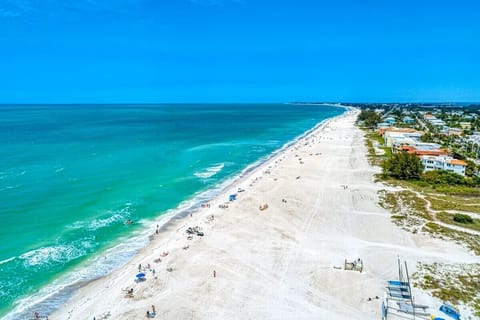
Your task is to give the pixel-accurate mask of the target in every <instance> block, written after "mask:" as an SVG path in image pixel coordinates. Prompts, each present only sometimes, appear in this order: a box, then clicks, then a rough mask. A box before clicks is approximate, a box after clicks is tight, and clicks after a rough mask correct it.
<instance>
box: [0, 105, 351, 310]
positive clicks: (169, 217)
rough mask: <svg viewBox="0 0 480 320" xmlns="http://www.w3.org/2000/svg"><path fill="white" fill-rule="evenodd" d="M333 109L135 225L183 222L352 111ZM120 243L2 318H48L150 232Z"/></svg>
mask: <svg viewBox="0 0 480 320" xmlns="http://www.w3.org/2000/svg"><path fill="white" fill-rule="evenodd" d="M331 106H333V105H331ZM335 107H340V108H344V109H345V111H344V112H343V113H342V114H340V115H337V116H334V117H330V118H327V119H324V120H322V121H320V122H319V123H317V124H316V125H315V126H313V127H312V128H310V129H308V130H306V131H305V132H303V133H302V134H300V135H298V136H297V137H295V138H293V139H292V140H290V141H287V142H286V143H285V144H284V145H283V146H281V147H280V148H278V149H276V150H274V151H273V152H271V153H270V154H268V155H265V156H264V157H262V158H260V159H258V160H257V161H255V162H254V163H252V164H250V165H248V166H247V167H246V168H245V169H243V170H242V171H241V172H240V173H238V174H236V175H235V176H233V177H230V178H227V179H226V180H224V181H222V182H219V183H218V184H217V185H215V186H213V187H212V188H210V189H207V190H205V191H202V192H199V193H197V194H194V195H193V196H192V197H191V198H189V199H186V200H184V201H182V202H181V203H180V204H179V205H178V206H177V207H176V208H172V209H169V210H167V211H166V212H165V213H164V214H162V215H160V216H158V217H157V218H154V219H150V220H147V221H144V222H141V221H140V222H139V223H141V224H142V225H144V226H145V227H147V223H149V224H150V225H155V224H156V225H159V226H160V228H159V231H160V232H164V231H165V230H167V229H168V228H169V227H170V226H172V225H174V224H175V223H179V221H181V220H183V219H186V218H187V217H188V216H189V215H190V214H191V213H195V212H198V210H200V209H201V203H203V202H210V201H214V200H215V199H216V198H217V197H219V196H220V195H221V194H222V193H225V192H226V190H228V189H229V188H231V187H232V186H234V185H236V184H239V183H240V182H241V181H243V180H244V179H247V178H248V177H249V176H250V175H251V174H253V173H254V172H255V171H256V170H259V168H260V167H262V166H264V165H265V164H266V163H268V162H269V161H271V160H272V159H273V158H275V157H277V156H279V155H281V154H282V153H284V152H287V151H288V150H289V149H290V148H292V146H294V145H295V144H296V143H298V141H300V140H302V139H304V138H305V137H307V136H308V135H310V134H311V133H312V132H314V131H316V130H319V129H321V128H322V127H323V126H325V125H327V124H328V122H329V121H331V120H333V119H335V118H338V117H343V116H345V114H346V113H347V112H348V111H351V110H353V109H354V108H351V107H349V106H345V105H335ZM120 240H122V239H120ZM123 240H124V241H128V242H129V243H130V245H135V247H133V248H132V249H130V250H129V251H128V252H123V251H121V250H120V251H121V252H120V253H121V254H122V255H123V256H122V258H121V259H120V260H118V259H116V258H113V260H108V262H107V260H104V259H103V257H104V256H105V259H107V256H110V255H114V253H115V251H116V249H117V247H119V246H123V243H120V244H118V245H115V246H113V247H111V248H108V249H107V250H106V251H105V252H103V253H101V254H98V255H97V256H95V257H92V259H91V260H89V261H86V262H85V263H84V264H82V265H81V266H79V267H77V268H76V269H75V270H74V271H78V270H84V268H88V269H95V268H98V267H102V268H103V269H102V270H101V271H99V273H96V274H97V275H95V274H94V275H90V276H88V274H89V273H87V275H86V277H81V278H80V279H74V280H67V279H69V276H71V274H70V273H69V274H66V275H64V276H62V277H61V278H58V279H56V280H55V281H54V282H53V283H52V284H51V285H48V286H47V287H45V288H43V289H42V290H41V291H40V292H39V293H37V294H36V295H33V296H28V297H26V298H22V299H21V300H20V302H21V303H19V305H26V304H28V305H31V304H32V302H33V306H29V307H25V308H21V309H20V310H18V309H19V308H18V307H17V308H14V309H13V310H11V311H10V312H9V313H7V314H6V315H5V319H14V318H16V317H19V316H20V317H26V318H29V317H31V315H32V314H33V312H38V311H39V312H40V314H52V312H53V313H55V312H56V311H58V309H60V308H61V305H63V304H64V302H65V301H67V300H68V299H70V298H71V297H72V296H73V295H74V294H75V292H76V291H78V290H79V289H81V288H83V287H85V286H87V285H89V284H90V283H91V282H95V281H99V280H101V279H102V278H104V277H107V276H109V275H110V274H111V273H113V272H116V271H117V270H119V269H121V268H123V267H124V266H125V265H127V264H128V263H129V262H130V261H131V260H132V259H134V258H135V256H136V255H138V254H139V252H141V251H142V250H143V249H144V248H146V247H148V246H149V245H150V244H151V241H152V232H151V231H148V232H146V231H142V232H137V233H136V234H134V235H132V236H129V237H124V238H123ZM137 240H140V241H141V242H140V243H138V242H137ZM134 243H135V244H134ZM111 251H113V252H114V253H113V254H107V255H105V254H106V253H108V252H111ZM71 272H73V271H71ZM94 273H95V271H94ZM45 289H46V292H43V291H45ZM46 297H47V298H46ZM24 300H26V301H24ZM32 300H33V301H32ZM57 304H58V306H57Z"/></svg>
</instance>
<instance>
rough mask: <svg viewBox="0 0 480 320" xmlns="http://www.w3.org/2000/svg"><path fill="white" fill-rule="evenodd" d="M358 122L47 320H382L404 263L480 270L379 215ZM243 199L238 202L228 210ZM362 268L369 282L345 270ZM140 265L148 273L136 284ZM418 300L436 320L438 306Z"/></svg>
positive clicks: (162, 238)
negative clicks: (151, 316) (150, 314)
mask: <svg viewBox="0 0 480 320" xmlns="http://www.w3.org/2000/svg"><path fill="white" fill-rule="evenodd" d="M357 114H358V111H357V110H351V111H349V112H347V113H346V114H344V115H343V116H340V117H337V118H334V119H332V120H329V121H328V122H327V123H326V124H325V125H324V126H322V127H321V128H318V129H317V130H315V131H314V132H312V133H311V134H309V135H308V136H306V137H304V138H303V139H301V140H299V141H298V142H297V143H296V144H295V145H293V146H291V147H290V148H288V149H287V150H286V151H285V152H282V153H280V154H278V155H276V156H275V157H273V158H272V159H270V160H269V161H267V162H266V163H264V164H263V165H262V166H260V167H259V168H257V169H256V170H254V171H253V172H252V173H250V174H248V175H247V176H246V177H244V178H242V179H241V180H240V181H239V182H237V183H235V184H234V185H232V186H231V187H230V188H229V189H228V190H226V191H225V192H223V193H222V194H221V195H219V196H218V197H217V198H216V199H214V200H213V201H211V202H210V204H211V205H210V207H208V208H207V207H205V208H201V209H199V210H198V211H197V212H194V213H193V216H192V217H190V216H187V217H185V218H183V219H179V220H174V221H173V222H172V223H171V224H170V225H169V226H168V228H166V230H163V231H161V232H160V233H159V234H158V235H156V234H155V224H152V226H151V229H152V234H153V235H154V237H153V240H152V241H151V243H150V244H149V245H148V246H147V247H145V248H144V249H142V250H141V251H140V252H139V253H138V254H137V255H136V256H135V257H134V258H133V259H132V260H131V261H130V262H129V263H128V264H127V265H125V266H123V267H121V268H120V269H118V270H116V271H114V272H112V273H111V274H109V275H108V276H105V277H103V278H100V279H98V280H95V281H92V282H91V283H89V284H87V285H85V286H84V287H82V288H80V289H79V290H78V291H77V292H76V293H75V294H74V295H73V297H72V298H71V299H70V300H69V301H68V302H67V303H66V304H65V305H64V306H63V307H62V308H61V309H59V310H58V311H56V312H55V313H54V314H52V315H50V316H49V319H51V320H56V319H61V320H65V319H90V320H91V319H93V317H94V316H95V317H96V319H97V320H98V319H101V318H102V315H103V314H105V313H107V315H108V314H109V316H107V317H106V318H108V319H119V320H121V319H125V320H126V319H142V318H145V317H146V311H147V310H150V311H151V306H152V305H154V306H155V309H156V314H155V318H158V319H354V320H356V319H358V320H360V319H361V320H371V319H380V318H381V302H382V301H381V299H375V297H376V296H379V297H382V296H383V292H384V287H385V281H387V280H389V279H395V278H397V276H398V274H397V256H400V257H401V258H402V259H403V260H406V261H407V263H408V266H409V268H410V272H411V273H413V272H414V271H415V265H416V263H417V261H422V262H425V263H431V262H434V261H439V262H446V263H458V262H479V261H480V260H479V259H478V257H476V256H474V255H473V254H471V253H469V252H467V251H466V250H465V249H463V248H462V247H460V246H459V245H456V244H453V243H448V242H446V241H442V240H438V239H432V238H430V237H428V236H425V235H421V234H416V235H414V234H411V233H408V232H406V231H403V230H401V229H400V228H399V227H397V226H395V225H394V224H393V223H392V222H391V219H390V213H389V212H387V211H386V210H384V209H382V208H381V207H380V206H379V205H378V194H377V192H378V191H379V190H381V189H384V188H386V187H385V186H383V185H382V184H379V183H375V182H374V177H373V175H374V174H375V173H376V172H375V169H374V168H372V167H371V166H370V165H369V164H368V162H367V159H366V153H367V150H366V147H365V145H364V140H363V133H362V131H361V130H359V129H358V128H356V127H355V126H354V121H355V118H356V115H357ZM238 188H241V189H244V191H243V192H238V193H237V191H238ZM233 193H237V199H236V200H235V201H232V202H229V204H228V208H225V209H222V208H219V205H220V204H224V203H226V202H228V196H229V194H233ZM264 204H268V208H266V209H265V210H260V209H259V207H260V206H261V205H264ZM212 215H213V220H212ZM195 226H199V227H200V228H201V229H202V231H203V232H204V236H203V237H201V236H197V235H193V239H191V240H188V239H187V236H188V234H187V233H186V230H187V228H189V227H195ZM164 252H168V255H166V256H162V253H164ZM357 258H361V259H363V262H364V272H362V273H360V272H356V271H345V270H341V269H337V268H335V266H343V264H344V260H345V259H348V260H355V259H357ZM158 259H161V261H159V260H158ZM155 261H157V262H155ZM139 264H141V265H142V266H148V264H149V265H150V268H147V270H146V271H145V273H146V280H145V281H142V282H138V283H137V282H135V281H134V280H135V275H136V274H137V273H138V266H139ZM150 269H155V274H153V272H152V271H150ZM167 269H168V270H170V271H167ZM214 272H215V277H214ZM129 288H133V296H132V297H130V296H129V295H128V294H126V292H125V291H124V290H125V289H129ZM414 293H415V294H416V297H417V302H418V303H423V304H428V305H430V306H432V307H436V308H437V309H438V306H439V305H440V303H441V302H440V301H438V300H436V299H434V298H431V297H430V296H429V295H428V294H427V293H422V292H420V291H418V290H416V289H415V290H414ZM368 298H373V299H372V300H371V301H369V299H368Z"/></svg>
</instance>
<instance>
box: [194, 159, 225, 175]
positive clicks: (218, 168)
mask: <svg viewBox="0 0 480 320" xmlns="http://www.w3.org/2000/svg"><path fill="white" fill-rule="evenodd" d="M224 166H225V163H220V164H217V165H214V166H212V167H210V168H207V169H206V170H205V171H202V172H195V173H194V174H193V175H194V176H195V177H197V178H201V179H208V178H210V177H213V176H214V175H216V174H217V173H218V172H220V171H221V170H222V169H223V167H224Z"/></svg>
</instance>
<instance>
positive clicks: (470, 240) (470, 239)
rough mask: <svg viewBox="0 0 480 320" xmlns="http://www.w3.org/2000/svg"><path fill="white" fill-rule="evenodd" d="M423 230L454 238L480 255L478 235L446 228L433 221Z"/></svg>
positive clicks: (442, 237) (479, 238)
mask: <svg viewBox="0 0 480 320" xmlns="http://www.w3.org/2000/svg"><path fill="white" fill-rule="evenodd" d="M421 231H423V232H425V233H429V234H431V235H432V236H433V237H435V238H439V239H451V240H454V241H455V242H457V243H458V244H461V245H464V246H466V247H467V248H468V249H470V250H471V251H473V252H474V253H475V254H476V255H480V237H479V236H477V235H473V234H470V233H467V232H463V231H458V230H455V229H451V228H446V227H444V226H441V225H438V224H436V223H435V222H431V221H429V222H427V223H426V224H425V225H424V226H423V227H422V230H421Z"/></svg>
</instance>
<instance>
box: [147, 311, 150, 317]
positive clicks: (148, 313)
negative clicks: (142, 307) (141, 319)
mask: <svg viewBox="0 0 480 320" xmlns="http://www.w3.org/2000/svg"><path fill="white" fill-rule="evenodd" d="M147 318H150V311H148V310H147Z"/></svg>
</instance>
